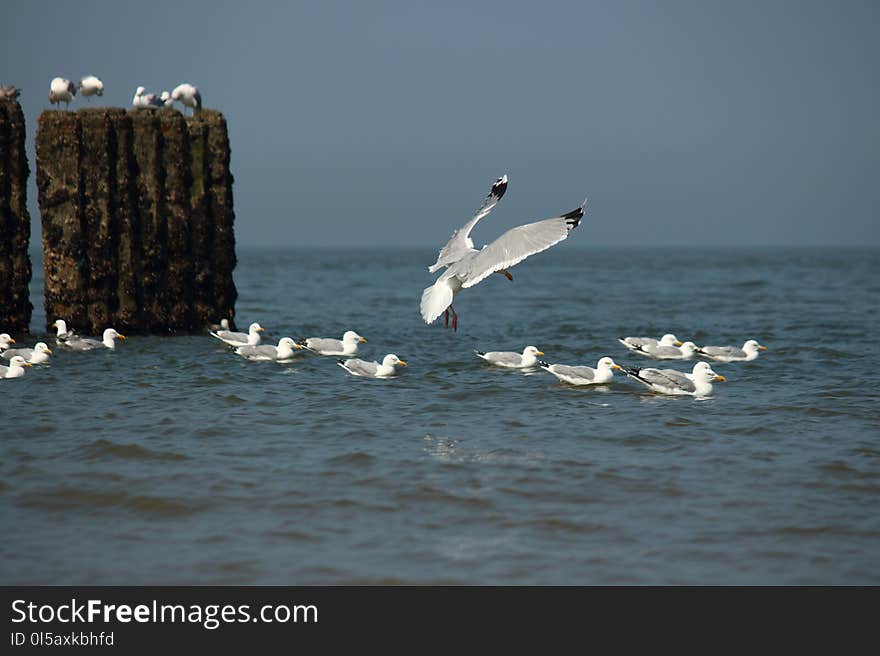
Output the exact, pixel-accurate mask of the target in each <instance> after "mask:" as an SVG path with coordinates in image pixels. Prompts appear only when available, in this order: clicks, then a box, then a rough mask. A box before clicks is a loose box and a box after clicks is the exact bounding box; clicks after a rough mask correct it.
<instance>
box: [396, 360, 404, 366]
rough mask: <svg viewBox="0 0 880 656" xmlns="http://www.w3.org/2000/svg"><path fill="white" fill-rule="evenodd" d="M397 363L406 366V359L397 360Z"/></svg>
mask: <svg viewBox="0 0 880 656" xmlns="http://www.w3.org/2000/svg"><path fill="white" fill-rule="evenodd" d="M397 364H400V365H403V366H404V367H405V366H406V360H398V361H397Z"/></svg>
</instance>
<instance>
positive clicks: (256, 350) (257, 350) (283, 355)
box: [235, 337, 302, 362]
mask: <svg viewBox="0 0 880 656" xmlns="http://www.w3.org/2000/svg"><path fill="white" fill-rule="evenodd" d="M301 349H302V346H300V345H299V344H297V343H296V342H294V341H293V339H291V338H290V337H282V338H281V339H280V340H279V341H278V346H272V345H271V344H267V345H265V346H237V347H236V348H235V352H236V353H238V354H239V355H240V356H242V357H244V358H247V359H248V360H262V361H266V360H274V361H276V362H284V361H285V360H292V359H293V356H295V355H296V351H299V350H301Z"/></svg>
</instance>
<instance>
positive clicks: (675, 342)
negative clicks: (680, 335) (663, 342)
mask: <svg viewBox="0 0 880 656" xmlns="http://www.w3.org/2000/svg"><path fill="white" fill-rule="evenodd" d="M673 344H675V345H676V346H681V345H682V344H684V342H682V341H681V340H680V339H677V340H675V341H674V342H673Z"/></svg>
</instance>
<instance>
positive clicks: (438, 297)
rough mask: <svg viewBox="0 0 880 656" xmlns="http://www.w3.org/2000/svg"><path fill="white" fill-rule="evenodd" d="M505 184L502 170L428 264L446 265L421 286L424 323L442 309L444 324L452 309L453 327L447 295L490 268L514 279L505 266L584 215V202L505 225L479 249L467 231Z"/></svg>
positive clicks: (561, 234)
mask: <svg viewBox="0 0 880 656" xmlns="http://www.w3.org/2000/svg"><path fill="white" fill-rule="evenodd" d="M506 190H507V176H506V175H503V176H501V177H500V178H498V180H496V181H495V184H493V185H492V188H491V190H490V191H489V195H488V196H487V197H486V200H485V202H484V203H483V205H482V206H481V207H480V209H478V210H477V211H476V213H475V214H474V215H473V217H472V218H471V220H470V221H468V222H467V223H465V224H464V225H463V226H462V227H461V228H459V229H458V230H456V231H455V232H454V233H452V237H451V238H450V240H449V241H448V242H447V243H446V245H445V246H444V247H443V248H441V249H440V253H439V255H438V256H437V261H436V262H435V263H434V264H433V265H431V266H430V267H428V271H430V272H431V273H434V272H436V271H438V270H439V269H441V268H443V267H446V271H445V272H444V273H443V274H442V275H441V276H440V277H439V278H438V279H437V281H436V282H435V283H434V284H433V285H431V286H430V287H428V288H426V289H425V290H424V291H423V292H422V301H421V313H422V318H423V319H424V320H425V323H427V324H431V323H433V322H434V321H436V320H437V318H438V317H439V316H440V315H441V314H442V315H444V325H449V313H450V312H451V313H452V329H453V330H458V314H456V312H455V308H454V307H452V301H453V298H454V296H455V294H457V293H458V292H459V291H461V290H462V289H467V288H468V287H473V286H474V285H476V284H477V283H479V282H481V281H482V280H485V279H486V278H488V277H489V276H490V275H492V274H493V273H500V274H502V275H504V276H505V277H507V279H508V280H513V276H511V275H510V272H509V271H508V269H509V268H511V267H513V266H514V265H516V264H519V263H520V262H522V261H523V260H524V259H526V258H527V257H530V256H532V255H535V254H536V253H540V252H541V251H545V250H547V249H548V248H550V247H551V246H553V245H554V244H558V243H559V242H561V241H562V240H564V239H565V238H566V237H568V233H569V232H570V231H571V230H572V229H573V228H576V227H577V226H578V224H579V223H580V221H581V217H583V215H584V206H585V205H586V200H585V201H584V204H583V205H581V206H580V207H579V208H577V209H576V210H572V211H571V212H568V213H566V214H563V215H562V216H558V217H555V218H552V219H546V220H544V221H536V222H535V223H527V224H526V225H521V226H519V227H517V228H513V229H511V230H508V231H507V232H505V233H504V234H503V235H501V236H500V237H499V238H498V239H496V240H495V241H493V242H492V243H491V244H489V245H488V246H484V247H483V248H482V250H477V249H475V248H474V242H473V240H471V238H470V233H471V231H472V230H473V229H474V226H475V225H477V222H478V221H479V220H480V219H482V218H483V217H484V216H486V215H487V214H489V212H491V211H492V208H494V207H495V205H497V204H498V201H499V200H501V197H502V196H503V195H504V192H505V191H506Z"/></svg>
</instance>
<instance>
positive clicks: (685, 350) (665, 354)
mask: <svg viewBox="0 0 880 656" xmlns="http://www.w3.org/2000/svg"><path fill="white" fill-rule="evenodd" d="M632 351H633V353H640V354H641V355H647V356H648V357H649V358H653V359H654V360H690V359H691V358H692V357H694V354H695V353H696V352H697V345H696V344H694V343H693V342H685V343H684V344H682V345H681V346H666V345H662V344H657V345H656V346H651V345H650V344H645V345H644V346H639V347H637V348H634V349H632Z"/></svg>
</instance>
